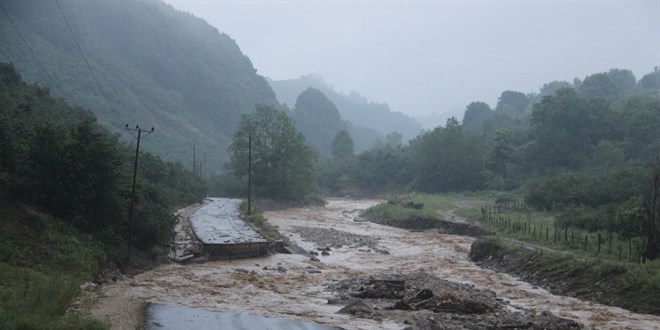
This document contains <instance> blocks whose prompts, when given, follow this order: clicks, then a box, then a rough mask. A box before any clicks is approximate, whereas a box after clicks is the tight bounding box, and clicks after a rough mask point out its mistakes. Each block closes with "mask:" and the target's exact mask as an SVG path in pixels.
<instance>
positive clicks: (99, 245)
mask: <svg viewBox="0 0 660 330" xmlns="http://www.w3.org/2000/svg"><path fill="white" fill-rule="evenodd" d="M0 105H1V106H0V205H2V207H0V283H3V285H2V286H0V324H1V325H3V326H7V327H8V328H9V329H12V328H20V329H54V328H59V329H71V328H76V327H75V326H73V325H71V324H61V323H59V322H60V321H59V319H60V318H61V317H62V316H63V314H64V312H65V310H66V308H67V306H68V304H69V303H70V302H71V299H73V298H74V296H75V294H76V293H77V292H78V290H79V285H80V283H82V282H83V281H87V280H89V279H90V278H91V277H92V273H94V272H97V271H98V270H99V269H100V268H102V267H105V266H106V265H107V264H108V263H110V262H112V263H114V264H117V265H119V266H120V267H122V268H124V269H125V268H126V267H128V266H129V261H132V262H133V264H141V263H142V262H143V261H145V260H149V259H152V257H150V256H152V253H153V254H157V251H163V250H164V249H166V248H167V247H168V246H169V244H170V241H171V239H172V236H173V232H174V224H175V222H176V218H175V216H174V215H173V214H174V211H175V209H176V207H178V206H182V205H188V204H191V203H196V202H199V201H201V200H202V198H204V196H206V188H205V186H204V184H203V182H202V180H201V179H200V178H199V177H198V176H196V175H193V173H192V172H190V171H188V170H186V169H184V168H183V166H182V165H181V164H180V163H173V162H164V161H163V160H162V159H161V158H160V157H157V156H154V155H152V154H150V153H147V152H141V153H140V157H139V160H140V161H139V172H138V173H139V174H138V180H137V185H136V187H137V189H136V194H135V201H136V204H135V208H134V215H135V216H134V222H133V226H132V246H133V247H135V248H137V249H135V248H134V249H133V259H132V260H129V256H128V242H129V236H130V235H129V232H130V231H131V230H130V226H129V215H128V214H129V208H130V205H131V200H132V194H131V187H132V178H133V176H132V175H133V169H134V167H133V165H134V160H135V144H134V143H135V142H134V140H132V143H131V144H122V143H119V142H118V136H117V135H116V134H111V133H110V132H109V131H108V130H106V129H105V128H103V127H102V126H100V125H99V124H98V123H97V122H96V118H95V117H94V114H92V113H91V112H89V111H87V110H84V109H82V108H79V107H73V106H71V105H69V104H67V103H66V102H64V101H63V100H61V99H56V98H53V97H52V96H50V95H49V92H48V90H47V89H45V88H42V87H39V86H37V85H33V84H27V83H25V82H23V81H22V79H21V77H20V75H19V74H18V73H17V72H16V70H15V68H14V67H13V66H12V65H9V64H4V63H0ZM160 253H162V252H160ZM145 255H146V256H147V257H146V258H143V257H139V256H145ZM72 322H76V321H75V320H73V321H72ZM94 328H96V327H94Z"/></svg>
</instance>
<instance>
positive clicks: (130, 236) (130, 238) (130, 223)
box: [126, 124, 154, 263]
mask: <svg viewBox="0 0 660 330" xmlns="http://www.w3.org/2000/svg"><path fill="white" fill-rule="evenodd" d="M126 129H127V130H130V131H137V145H136V147H135V162H134V163H133V187H132V188H131V206H130V208H129V210H128V262H129V263H130V262H131V255H132V254H131V253H132V250H131V247H132V246H133V212H134V210H135V185H136V182H137V169H138V156H139V155H140V138H141V136H142V132H143V131H142V129H141V128H140V126H135V128H128V124H126ZM153 131H154V128H153V127H152V128H151V130H150V131H146V132H145V135H146V134H149V133H152V132H153Z"/></svg>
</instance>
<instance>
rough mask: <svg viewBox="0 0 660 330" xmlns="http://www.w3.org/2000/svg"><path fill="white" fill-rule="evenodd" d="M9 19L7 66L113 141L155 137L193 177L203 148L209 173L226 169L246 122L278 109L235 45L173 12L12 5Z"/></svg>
mask: <svg viewBox="0 0 660 330" xmlns="http://www.w3.org/2000/svg"><path fill="white" fill-rule="evenodd" d="M2 10H3V13H0V49H1V50H2V51H1V52H0V61H1V62H11V63H13V64H14V65H15V66H16V68H17V69H18V71H19V73H20V74H21V75H22V76H23V77H24V78H25V79H26V81H28V82H37V83H39V84H40V85H41V86H46V87H48V88H49V89H50V91H51V93H52V94H53V95H54V96H59V97H63V98H64V99H65V100H66V101H67V102H70V103H72V104H75V105H79V106H82V107H85V108H88V109H90V110H92V111H93V112H94V113H95V115H96V116H97V117H98V119H99V122H100V123H101V124H102V125H104V126H106V127H107V128H109V129H110V130H111V131H113V132H121V134H124V135H125V137H128V136H129V135H128V134H127V133H126V132H124V130H123V127H124V125H125V124H127V123H128V124H129V125H131V126H132V125H141V126H142V127H151V126H153V127H155V128H156V133H155V134H154V135H152V136H150V137H149V138H148V139H147V140H145V142H144V148H145V149H146V150H149V151H152V152H154V153H156V154H157V155H160V156H162V157H164V158H166V159H170V160H180V161H182V163H183V164H184V165H185V166H186V167H190V166H191V165H192V159H191V158H192V145H193V144H194V143H199V145H198V149H197V151H198V152H199V153H198V155H199V158H198V159H203V158H202V157H203V156H204V154H206V158H207V168H208V170H209V171H208V173H210V172H211V171H212V170H217V169H219V168H220V167H221V166H222V165H223V163H224V161H225V159H226V149H227V146H228V143H229V141H228V140H229V139H228V138H227V137H228V136H230V135H231V134H232V133H233V131H234V130H235V129H236V126H237V123H238V121H239V118H240V115H241V114H242V113H246V112H250V111H252V110H253V109H254V106H255V104H273V105H276V104H277V100H276V98H275V94H274V93H273V91H272V89H271V88H270V87H269V85H268V83H267V82H266V80H265V79H264V78H263V77H261V76H259V75H258V74H257V73H256V70H255V69H254V67H253V65H252V63H251V62H250V60H249V58H247V57H246V56H245V55H244V54H243V53H242V52H241V50H240V49H239V47H238V46H237V44H236V42H235V41H234V40H233V39H231V38H230V37H229V36H228V35H226V34H223V33H220V32H219V31H218V30H217V29H216V28H214V27H212V26H210V25H209V24H207V23H206V22H205V21H203V20H202V19H199V18H196V17H194V16H192V15H191V14H188V13H184V12H180V11H177V10H175V9H174V8H173V7H171V6H169V5H167V4H165V3H162V2H151V1H136V2H132V1H121V2H113V1H60V2H59V4H58V2H55V1H12V0H10V1H3V2H2ZM69 27H70V30H69ZM70 31H71V32H70ZM72 34H73V36H75V40H74V37H72ZM76 41H77V44H76ZM81 52H82V53H83V54H84V56H85V58H84V59H83V57H82V56H81ZM85 60H86V61H85Z"/></svg>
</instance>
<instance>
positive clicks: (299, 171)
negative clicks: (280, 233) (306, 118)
mask: <svg viewBox="0 0 660 330" xmlns="http://www.w3.org/2000/svg"><path fill="white" fill-rule="evenodd" d="M250 139H251V153H252V172H253V184H254V188H255V190H256V192H257V194H258V195H259V196H261V197H267V198H273V199H277V200H303V199H305V198H306V197H309V195H310V194H311V193H312V192H313V191H314V183H313V161H312V160H313V153H312V150H311V149H310V148H309V147H308V146H307V145H306V144H305V137H304V136H303V135H302V133H300V132H299V131H297V130H296V128H295V127H294V124H293V121H292V120H291V118H289V116H287V114H286V112H284V111H283V110H278V109H276V108H275V107H272V106H265V105H257V106H256V111H255V112H253V113H249V114H244V115H243V116H242V117H241V121H240V124H239V127H238V130H237V131H236V133H235V134H234V138H233V142H232V144H231V146H230V147H229V152H230V154H231V168H232V170H233V172H234V174H235V175H238V176H242V177H245V176H247V174H248V156H249V155H248V154H249V152H250V151H249V148H250V146H249V142H250V141H249V140H250Z"/></svg>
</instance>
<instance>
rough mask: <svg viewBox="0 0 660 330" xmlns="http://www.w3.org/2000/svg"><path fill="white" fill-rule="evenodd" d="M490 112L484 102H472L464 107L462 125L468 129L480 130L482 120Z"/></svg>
mask: <svg viewBox="0 0 660 330" xmlns="http://www.w3.org/2000/svg"><path fill="white" fill-rule="evenodd" d="M491 113H492V110H491V109H490V106H489V105H488V104H486V103H485V102H481V101H478V102H472V103H470V104H468V106H467V107H466V108H465V113H464V114H463V127H465V129H466V130H468V131H477V130H480V129H481V128H482V127H483V124H484V121H485V120H486V118H488V117H489V116H490V115H491Z"/></svg>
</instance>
